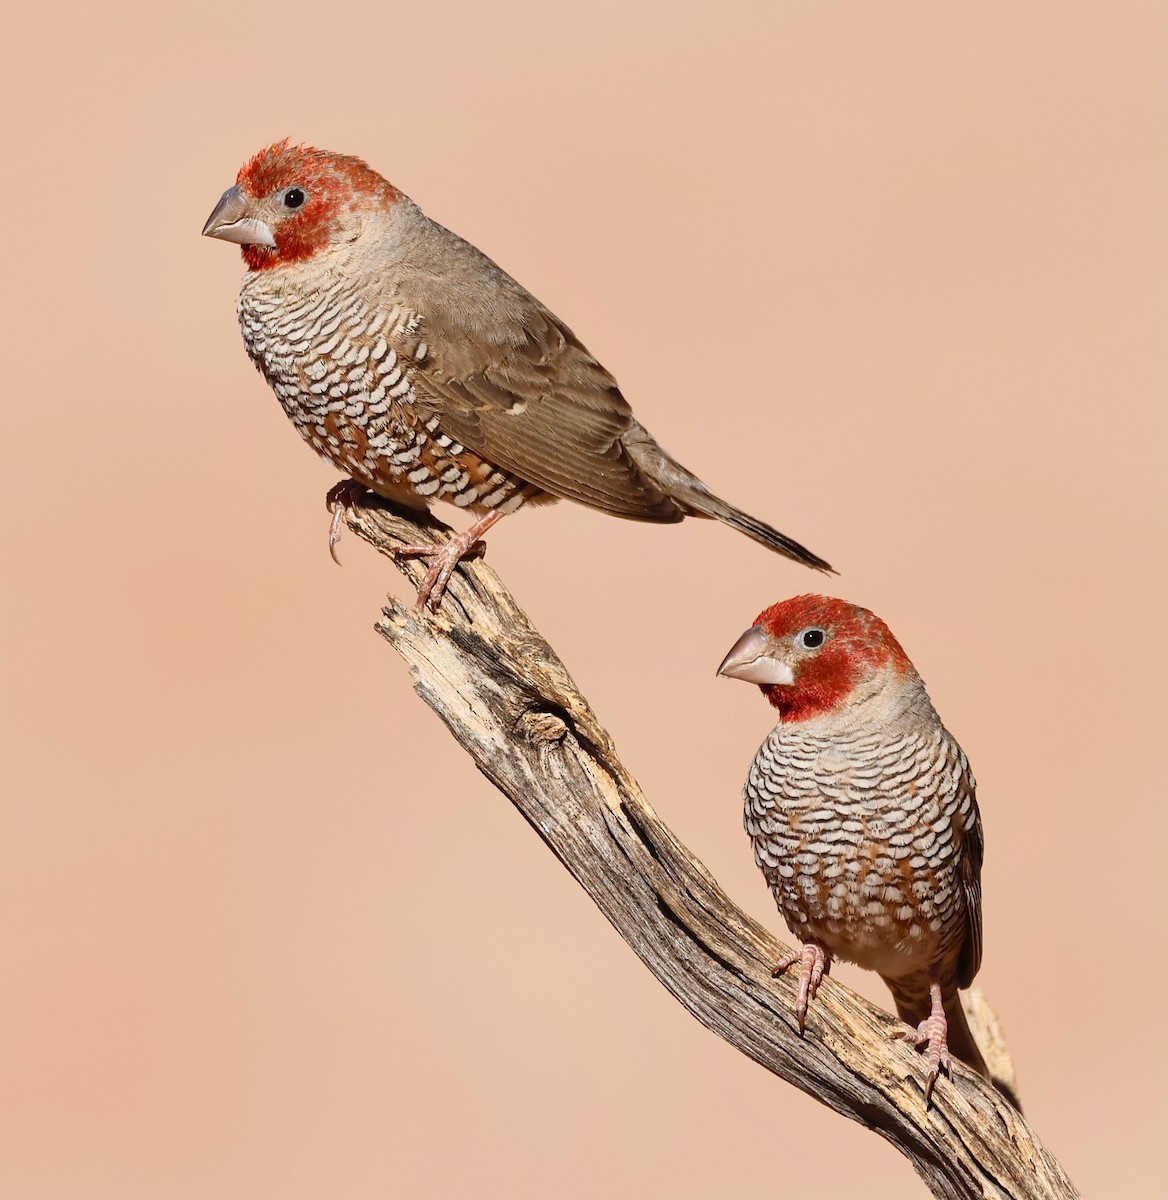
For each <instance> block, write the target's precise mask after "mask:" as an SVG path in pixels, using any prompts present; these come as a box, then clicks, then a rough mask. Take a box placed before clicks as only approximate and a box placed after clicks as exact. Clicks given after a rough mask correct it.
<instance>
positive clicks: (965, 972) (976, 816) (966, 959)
mask: <svg viewBox="0 0 1168 1200" xmlns="http://www.w3.org/2000/svg"><path fill="white" fill-rule="evenodd" d="M954 745H955V746H956V742H955V743H954ZM957 753H958V754H959V755H961V762H962V764H963V766H964V770H963V771H962V773H961V782H960V784H959V787H960V788H961V790H962V792H963V793H964V795H965V796H968V797H969V802H970V809H969V813H968V815H967V818H966V823H965V826H964V828H963V829H960V830H958V831H957V832H958V835H959V837H960V842H959V845H958V850H959V853H958V859H957V876H958V879H959V881H960V883H961V890H962V892H963V894H964V898H965V937H964V939H963V941H962V943H961V953H960V955H959V957H958V959H957V986H958V987H961V988H967V987H969V985H970V984H971V983H972V982H973V977H974V976H975V975H976V974H977V971H978V968H979V967H980V966H981V862H982V856H983V854H984V851H985V842H984V839H983V837H982V831H981V814H980V813H979V812H978V810H977V796H976V784H975V783H974V781H973V775H972V774H971V772H970V770H969V764H968V763H966V761H965V756H964V754H962V753H961V750H960V748H959V747H958V749H957ZM961 799H964V796H962V797H961Z"/></svg>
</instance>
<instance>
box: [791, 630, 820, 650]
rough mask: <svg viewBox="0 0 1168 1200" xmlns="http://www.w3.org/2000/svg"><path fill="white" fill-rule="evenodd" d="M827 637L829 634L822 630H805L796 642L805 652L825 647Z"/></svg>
mask: <svg viewBox="0 0 1168 1200" xmlns="http://www.w3.org/2000/svg"><path fill="white" fill-rule="evenodd" d="M826 637H827V634H826V633H824V632H823V630H822V629H804V630H803V632H802V633H801V634H799V636H798V637H797V638H796V639H795V640H796V641H797V642H798V643H799V645H800V646H802V647H803V648H804V649H805V650H814V649H816V648H817V647H818V646H822V645H823V640H824V638H826Z"/></svg>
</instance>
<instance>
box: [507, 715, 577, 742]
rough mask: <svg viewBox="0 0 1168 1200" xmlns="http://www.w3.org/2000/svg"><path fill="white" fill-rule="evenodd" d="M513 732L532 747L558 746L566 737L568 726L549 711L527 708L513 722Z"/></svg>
mask: <svg viewBox="0 0 1168 1200" xmlns="http://www.w3.org/2000/svg"><path fill="white" fill-rule="evenodd" d="M515 732H516V733H518V734H519V736H520V737H522V738H523V740H524V741H526V742H530V743H531V744H532V745H533V746H537V747H538V746H558V745H559V744H560V743H561V742H562V741H563V740H564V738H566V737H567V736H568V724H567V722H566V721H565V720H564V718H563V716H562V715H561V714H559V713H557V712H553V711H551V710H550V709H546V708H528V709H525V710H524V711H523V712H522V713H521V714H520V716H519V720H518V721H516V722H515Z"/></svg>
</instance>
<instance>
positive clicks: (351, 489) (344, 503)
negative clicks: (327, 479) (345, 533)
mask: <svg viewBox="0 0 1168 1200" xmlns="http://www.w3.org/2000/svg"><path fill="white" fill-rule="evenodd" d="M368 490H369V489H368V488H367V487H365V486H364V485H362V484H360V483H358V482H357V481H356V480H355V479H342V480H341V482H340V483H334V484H333V486H332V487H331V488H329V490H328V491H327V492H325V495H324V505H325V508H327V509H328V510H329V512H331V513H332V514H333V519H332V520H331V521H330V522H329V534H328V546H329V554H331V555H332V559H333V562H335V563H336V564H337V566H338V567H339V566H340V565H341V560H340V559H339V558H338V557H337V546H338V545H339V544H340V541H341V530H342V529H344V527H345V525H344V521H345V513H347V512H348V511H349V509H351V508H356V507H357V505H358V503H359V502H360V500H361V497H362V496H364V495H365V493H366V492H367V491H368Z"/></svg>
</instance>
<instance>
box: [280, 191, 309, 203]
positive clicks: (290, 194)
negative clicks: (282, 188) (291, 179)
mask: <svg viewBox="0 0 1168 1200" xmlns="http://www.w3.org/2000/svg"><path fill="white" fill-rule="evenodd" d="M307 199H308V197H307V196H305V194H304V193H303V192H302V191H301V190H300V189H299V188H289V189H288V190H287V191H286V192H285V193H284V207H285V208H299V207H300V206H301V205H302V204H303V203H304V201H305V200H307Z"/></svg>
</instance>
